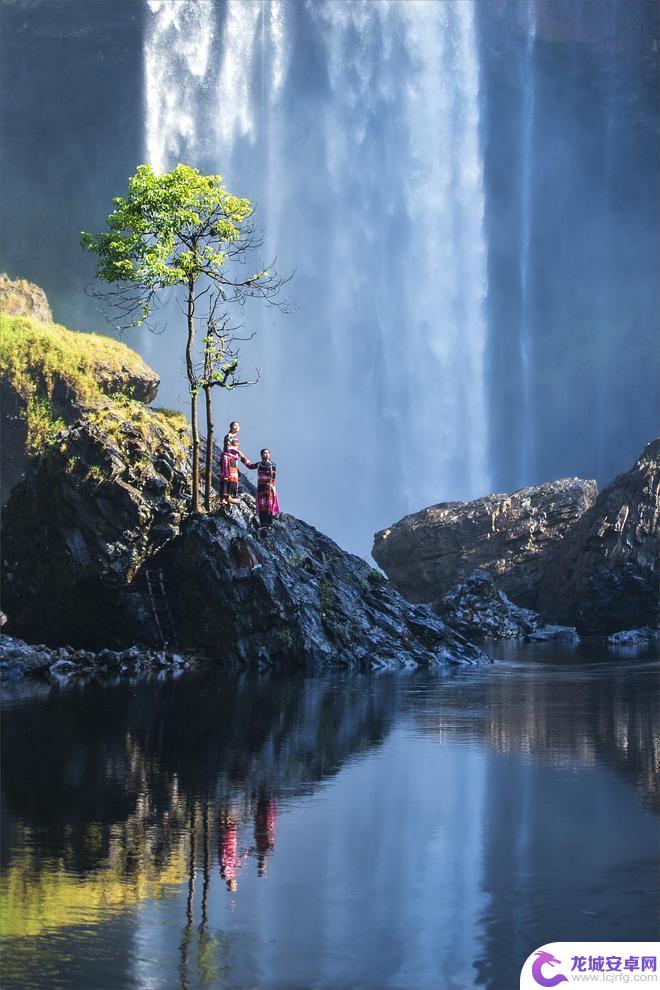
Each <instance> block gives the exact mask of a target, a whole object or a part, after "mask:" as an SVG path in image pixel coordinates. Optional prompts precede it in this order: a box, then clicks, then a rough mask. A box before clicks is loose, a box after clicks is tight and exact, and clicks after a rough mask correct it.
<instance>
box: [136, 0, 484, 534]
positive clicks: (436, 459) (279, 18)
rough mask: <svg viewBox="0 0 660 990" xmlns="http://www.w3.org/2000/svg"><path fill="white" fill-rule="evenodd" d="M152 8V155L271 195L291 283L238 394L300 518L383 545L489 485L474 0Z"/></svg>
mask: <svg viewBox="0 0 660 990" xmlns="http://www.w3.org/2000/svg"><path fill="white" fill-rule="evenodd" d="M146 8H147V19H148V24H147V30H146V34H145V42H144V65H145V72H144V79H145V155H146V158H147V160H148V161H149V162H151V164H153V165H154V167H155V168H158V169H165V168H171V167H172V166H173V165H174V164H176V162H177V161H179V160H183V161H187V162H189V163H190V164H193V165H196V166H198V167H201V168H205V169H209V170H212V171H214V172H219V173H220V174H222V175H223V176H224V179H225V182H226V184H227V186H228V188H230V189H231V190H232V191H235V192H236V193H237V194H239V195H247V196H250V198H251V199H253V200H254V201H255V203H256V207H257V217H258V219H259V221H260V222H261V224H262V225H263V227H264V231H265V235H266V239H265V248H264V252H265V255H266V256H267V257H266V260H267V261H268V260H270V256H274V255H275V254H276V255H277V259H278V268H279V269H280V270H282V271H287V270H289V269H292V268H295V269H296V275H295V279H294V280H293V282H292V284H291V288H290V295H291V296H292V298H293V301H294V303H295V308H294V309H293V311H292V312H291V313H290V314H289V315H288V316H286V317H278V318H275V317H274V316H273V313H272V312H270V311H267V310H261V311H257V310H256V309H254V310H248V314H247V315H248V317H249V319H250V320H251V322H252V323H253V324H254V325H256V326H258V327H259V328H260V330H261V332H260V334H259V339H258V341H257V343H256V346H255V347H254V348H253V350H252V352H250V354H249V355H248V353H247V352H246V354H245V360H246V361H248V362H250V363H252V362H253V361H254V362H255V363H259V364H260V365H261V366H262V367H263V371H264V374H263V379H262V384H260V386H259V388H258V389H254V390H244V391H243V392H242V393H241V394H240V395H238V394H236V397H235V398H234V397H232V400H231V401H232V405H231V415H232V416H234V415H235V416H239V417H240V418H241V421H242V424H243V434H242V435H243V437H244V438H245V437H246V436H247V435H248V433H249V436H250V440H249V450H250V451H251V452H252V453H254V450H255V449H258V447H259V446H260V445H261V444H262V443H268V445H269V446H270V447H271V449H272V450H273V454H274V457H275V459H276V460H277V462H278V465H279V466H280V473H281V478H282V481H281V489H282V493H283V498H284V502H285V505H286V507H287V508H289V509H291V511H293V512H297V513H299V514H301V515H303V516H304V517H306V518H308V519H309V520H310V521H312V522H315V523H316V524H318V525H319V526H320V527H322V528H324V529H326V531H328V532H329V533H330V534H332V535H334V536H336V537H337V538H338V539H339V540H340V541H342V542H343V543H344V544H345V545H348V546H349V547H351V548H352V549H356V550H359V551H360V552H367V551H368V550H369V548H370V545H371V534H372V532H373V531H374V530H375V529H376V528H379V527H382V526H385V525H387V524H388V523H391V522H392V521H394V520H395V519H396V518H399V517H400V516H401V515H403V514H404V513H406V512H409V511H413V510H415V509H418V508H420V507H422V506H423V505H426V504H429V503H432V502H438V501H442V500H445V499H455V498H471V497H474V496H476V495H478V494H482V493H483V492H485V491H486V490H487V489H488V481H489V479H488V477H487V471H486V464H487V449H486V447H487V422H486V404H485V368H484V347H485V341H486V321H485V313H484V309H485V301H486V293H487V280H486V243H485V236H484V192H483V166H482V154H481V149H480V94H479V62H478V53H477V46H476V38H475V23H474V21H475V9H474V4H473V3H472V2H466V0H456V2H447V0H438V2H434V0H341V2H339V0H317V2H315V3H297V2H293V0H261V2H255V0H225V2H222V3H213V2H209V0H201V2H200V0H148V2H147V5H146ZM273 324H276V325H273ZM223 401H224V410H223V411H221V412H219V416H220V417H221V420H224V419H225V418H227V419H228V418H229V412H228V407H227V401H228V400H227V399H226V398H225V399H224V400H223ZM253 448H254V449H253Z"/></svg>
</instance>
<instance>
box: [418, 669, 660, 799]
mask: <svg viewBox="0 0 660 990" xmlns="http://www.w3.org/2000/svg"><path fill="white" fill-rule="evenodd" d="M574 661H575V658H574ZM633 663H635V661H631V665H632V664H633ZM639 669H640V672H641V673H644V672H645V676H647V681H648V690H640V681H639V679H637V678H636V677H633V676H630V673H631V671H630V670H626V669H625V668H622V667H619V668H618V669H617V668H616V667H615V666H613V665H611V664H610V665H609V670H610V671H611V673H610V675H608V676H606V677H603V676H602V674H603V665H601V664H587V665H582V664H580V663H576V662H574V664H573V668H572V669H571V668H568V669H567V668H566V667H564V668H559V667H557V668H555V669H549V668H548V667H547V666H542V667H540V668H537V669H534V668H533V667H532V668H529V669H527V670H520V671H518V672H515V673H514V674H513V675H512V676H495V677H492V676H490V677H474V678H471V679H470V678H461V679H460V680H458V681H457V682H455V683H452V684H451V686H450V688H449V689H448V688H447V685H445V684H443V683H442V682H438V685H437V687H436V689H435V691H434V696H435V705H434V706H433V708H434V712H433V713H432V714H429V711H428V709H429V704H428V702H427V703H426V705H425V713H424V714H420V715H419V717H418V721H419V723H420V726H421V727H422V728H423V730H424V731H427V732H433V733H435V734H436V735H438V736H439V737H442V738H447V739H452V738H455V737H456V736H464V737H469V738H474V739H478V740H480V741H485V742H487V744H488V746H489V748H490V749H492V750H493V751H495V752H498V753H528V754H529V755H530V756H531V757H533V758H534V759H535V760H537V761H541V762H543V763H546V764H548V765H550V766H553V767H557V768H562V767H563V768H566V769H569V770H570V769H582V768H587V767H593V766H595V765H596V764H600V763H604V764H606V765H607V766H610V767H612V768H613V769H614V770H616V772H617V773H619V774H621V776H622V777H624V778H625V779H626V780H628V781H629V782H631V783H633V785H634V787H635V790H636V792H637V794H638V796H639V798H640V800H641V801H642V803H643V804H644V806H645V807H646V808H648V809H649V810H650V811H653V812H655V813H656V814H658V813H660V776H659V774H658V771H659V770H660V712H658V706H657V698H658V686H659V685H658V679H657V665H656V664H654V663H648V662H646V663H645V662H644V661H642V662H641V664H640V668H639ZM633 673H634V672H633ZM436 713H437V714H436Z"/></svg>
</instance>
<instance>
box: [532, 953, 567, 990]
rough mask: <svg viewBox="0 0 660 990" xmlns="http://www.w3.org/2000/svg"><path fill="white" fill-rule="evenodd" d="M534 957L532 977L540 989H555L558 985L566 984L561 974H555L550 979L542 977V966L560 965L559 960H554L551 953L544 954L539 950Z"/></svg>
mask: <svg viewBox="0 0 660 990" xmlns="http://www.w3.org/2000/svg"><path fill="white" fill-rule="evenodd" d="M534 955H535V956H536V959H535V960H534V962H533V963H532V976H533V977H534V979H535V980H536V982H537V983H538V985H539V986H540V987H556V986H557V984H559V983H567V982H568V980H567V979H566V977H565V976H564V974H563V973H556V974H555V975H554V976H551V977H547V976H544V975H543V967H544V966H557V965H561V959H556V958H555V956H553V954H552V953H551V952H544V950H543V949H539V951H538V952H535V953H534Z"/></svg>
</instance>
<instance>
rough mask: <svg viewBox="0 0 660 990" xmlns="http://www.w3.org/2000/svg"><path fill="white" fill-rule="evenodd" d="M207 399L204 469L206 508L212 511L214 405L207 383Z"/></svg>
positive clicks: (205, 395) (205, 392)
mask: <svg viewBox="0 0 660 990" xmlns="http://www.w3.org/2000/svg"><path fill="white" fill-rule="evenodd" d="M204 397H205V399H206V464H205V470H204V508H205V509H206V511H207V512H210V511H211V492H212V490H213V443H214V434H215V431H214V428H213V407H212V404H211V389H210V387H209V386H208V385H207V387H206V388H205V389H204Z"/></svg>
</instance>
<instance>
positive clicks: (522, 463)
mask: <svg viewBox="0 0 660 990" xmlns="http://www.w3.org/2000/svg"><path fill="white" fill-rule="evenodd" d="M523 30H524V32H525V39H526V40H525V50H524V56H523V60H522V73H521V80H520V92H521V94H522V110H521V123H520V167H521V182H520V253H519V257H520V336H519V341H520V366H521V386H522V417H521V431H520V437H519V456H518V463H519V470H518V485H520V486H523V485H525V484H529V481H530V476H531V475H532V473H533V471H532V465H533V463H534V445H535V439H536V438H535V430H534V417H535V402H534V393H533V369H534V353H533V346H534V332H533V327H532V319H533V317H532V306H531V285H530V277H531V272H530V261H531V237H532V183H533V172H534V161H533V151H534V111H535V106H534V103H535V87H536V73H535V71H534V41H535V35H536V8H535V0H527V3H526V8H525V18H524V22H523Z"/></svg>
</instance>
